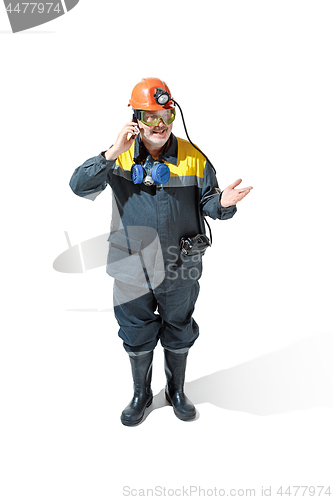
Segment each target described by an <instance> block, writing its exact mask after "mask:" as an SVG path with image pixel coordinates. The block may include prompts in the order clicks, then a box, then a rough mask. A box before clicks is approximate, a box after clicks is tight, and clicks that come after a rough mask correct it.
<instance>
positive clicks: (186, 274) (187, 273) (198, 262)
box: [180, 254, 202, 281]
mask: <svg viewBox="0 0 333 500" xmlns="http://www.w3.org/2000/svg"><path fill="white" fill-rule="evenodd" d="M181 261H182V265H181V268H180V271H181V277H182V279H183V280H189V281H197V280H198V279H199V278H200V277H201V274H202V255H200V254H198V255H193V256H191V257H189V256H188V255H184V254H181Z"/></svg>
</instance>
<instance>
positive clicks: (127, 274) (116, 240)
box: [107, 229, 147, 287]
mask: <svg viewBox="0 0 333 500" xmlns="http://www.w3.org/2000/svg"><path fill="white" fill-rule="evenodd" d="M108 242H109V253H108V261H107V273H108V274H109V275H110V276H113V277H114V278H116V279H118V280H119V281H123V282H124V283H130V284H133V285H135V286H144V287H147V280H146V277H145V273H144V269H143V265H142V256H141V245H142V240H140V239H137V238H133V237H132V236H129V235H128V234H126V232H125V231H124V230H123V229H120V230H119V231H115V232H113V233H111V234H110V236H109V238H108Z"/></svg>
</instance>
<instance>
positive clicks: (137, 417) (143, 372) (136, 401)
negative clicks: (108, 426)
mask: <svg viewBox="0 0 333 500" xmlns="http://www.w3.org/2000/svg"><path fill="white" fill-rule="evenodd" d="M129 358H130V362H131V367H132V375H133V383H134V396H133V398H132V401H131V402H130V403H129V404H128V405H127V406H126V408H125V409H124V411H123V412H122V414H121V417H120V419H121V422H122V423H123V424H124V425H137V424H139V423H140V422H141V420H142V419H143V416H144V413H145V409H146V408H148V406H150V405H151V404H152V401H153V393H152V390H151V387H150V384H151V375H152V367H153V351H150V352H148V353H147V354H140V355H139V356H130V357H129Z"/></svg>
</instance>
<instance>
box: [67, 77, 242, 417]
mask: <svg viewBox="0 0 333 500" xmlns="http://www.w3.org/2000/svg"><path fill="white" fill-rule="evenodd" d="M175 104H177V103H176V102H175V101H174V100H173V99H172V98H171V93H170V90H169V88H168V86H167V85H166V83H165V82H164V81H162V80H160V79H158V78H144V79H142V80H141V81H140V82H139V83H138V84H137V85H135V87H134V89H133V91H132V95H131V98H130V100H129V104H128V105H129V106H132V108H133V119H132V120H131V121H129V122H128V123H126V124H125V125H124V126H123V128H122V129H121V131H120V133H119V135H118V137H117V139H116V141H115V142H114V144H113V145H112V146H111V147H110V148H109V149H108V150H106V151H103V152H102V153H100V154H99V155H97V156H95V157H93V158H90V159H89V160H87V161H86V162H84V163H83V164H82V165H81V166H80V167H78V168H77V169H76V170H75V171H74V173H73V175H72V178H71V181H70V186H71V188H72V190H73V191H74V193H76V194H77V195H79V196H83V197H87V198H91V199H94V198H95V197H96V196H97V195H98V194H99V193H100V192H102V191H103V190H104V189H105V187H106V186H107V185H110V186H111V189H112V194H113V211H112V213H113V215H112V221H111V232H110V237H109V244H110V246H109V254H108V262H107V272H108V274H110V275H111V276H113V277H114V278H115V282H114V313H115V317H116V319H117V321H118V324H119V332H118V335H119V336H120V338H121V339H122V340H123V345H124V348H125V350H126V351H127V353H128V355H129V359H130V363H131V368H132V376H133V382H134V395H133V398H132V400H131V401H130V403H129V404H128V406H127V407H126V408H125V409H124V410H123V412H122V414H121V421H122V423H123V424H124V425H128V426H133V425H137V424H139V423H140V422H141V421H142V419H143V417H144V413H145V410H146V408H147V407H148V406H150V405H151V403H152V400H153V394H152V390H151V378H152V362H153V351H154V348H155V346H156V345H157V343H158V341H160V342H161V344H162V346H163V348H164V354H165V374H166V379H167V382H166V387H165V396H166V399H167V401H168V402H169V403H170V404H171V405H172V406H173V409H174V413H175V415H176V416H177V417H178V418H180V419H181V420H184V421H189V420H193V419H194V418H195V416H196V410H195V407H194V405H193V404H192V402H191V401H190V400H189V399H188V398H187V396H186V395H185V393H184V382H185V369H186V361H187V356H188V351H189V349H190V347H191V346H192V345H193V344H194V342H195V341H196V339H197V338H198V335H199V327H198V325H197V323H196V322H195V320H194V318H193V316H192V315H193V311H194V307H195V303H196V300H197V298H198V294H199V282H198V280H199V278H200V276H201V273H202V255H203V253H204V251H205V244H206V246H207V245H209V240H208V243H207V239H206V238H205V224H204V216H209V217H211V218H213V219H221V220H224V219H229V218H231V217H233V215H234V214H235V213H236V210H237V209H236V204H237V203H238V202H239V201H240V200H242V199H243V198H244V197H245V196H246V195H247V194H248V193H249V192H250V190H251V189H252V187H246V188H242V189H236V186H238V185H239V184H240V183H241V179H238V180H237V181H235V182H234V183H233V184H231V185H230V186H228V187H226V188H225V189H224V190H223V192H221V190H220V189H219V186H218V183H217V179H216V175H215V170H214V168H213V167H212V165H211V164H210V162H209V161H208V160H207V158H206V157H205V156H204V155H203V154H202V152H201V151H200V150H199V149H198V148H197V147H195V146H194V145H193V144H192V142H189V141H186V140H184V139H180V138H177V137H175V136H174V135H173V134H172V126H173V121H174V119H175V116H176V107H175ZM185 130H186V129H185ZM196 237H197V238H196ZM188 241H190V244H188ZM186 242H187V243H186ZM197 243H198V249H197V250H196V251H194V249H193V248H192V246H191V245H192V244H194V245H196V244H197ZM186 244H187V245H188V246H186ZM191 249H192V251H191Z"/></svg>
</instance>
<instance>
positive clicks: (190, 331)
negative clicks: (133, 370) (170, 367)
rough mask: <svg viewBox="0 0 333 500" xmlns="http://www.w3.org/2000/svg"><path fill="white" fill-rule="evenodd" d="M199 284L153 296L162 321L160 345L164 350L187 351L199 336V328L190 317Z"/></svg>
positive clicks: (156, 293)
mask: <svg viewBox="0 0 333 500" xmlns="http://www.w3.org/2000/svg"><path fill="white" fill-rule="evenodd" d="M199 290H200V287H199V283H198V282H195V283H194V284H193V285H190V286H187V287H183V288H180V289H176V290H172V291H171V292H166V293H158V290H157V291H155V295H156V298H157V301H158V312H159V314H160V316H161V318H162V319H163V326H162V328H161V330H160V340H161V344H162V346H163V347H164V348H165V349H169V350H175V351H177V352H180V349H189V348H190V347H191V346H192V345H193V344H194V342H195V341H196V339H197V338H198V336H199V326H198V324H197V323H196V321H195V320H194V318H193V317H192V315H193V312H194V308H195V303H196V301H197V298H198V295H199Z"/></svg>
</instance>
